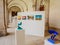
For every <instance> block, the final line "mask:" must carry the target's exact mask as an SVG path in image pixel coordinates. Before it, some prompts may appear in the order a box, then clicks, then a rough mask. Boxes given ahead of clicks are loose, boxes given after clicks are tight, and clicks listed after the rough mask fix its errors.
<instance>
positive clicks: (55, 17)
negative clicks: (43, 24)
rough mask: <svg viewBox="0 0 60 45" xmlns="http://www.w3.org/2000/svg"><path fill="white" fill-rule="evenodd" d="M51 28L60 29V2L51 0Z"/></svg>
mask: <svg viewBox="0 0 60 45" xmlns="http://www.w3.org/2000/svg"><path fill="white" fill-rule="evenodd" d="M49 15H50V17H49V18H50V26H52V27H56V28H60V0H50V14H49Z"/></svg>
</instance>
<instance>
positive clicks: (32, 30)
mask: <svg viewBox="0 0 60 45" xmlns="http://www.w3.org/2000/svg"><path fill="white" fill-rule="evenodd" d="M37 15H38V16H39V15H40V19H37V18H39V17H37ZM18 16H21V20H20V21H22V28H23V29H24V30H25V34H26V35H35V36H42V37H44V30H45V13H44V11H35V12H19V13H18ZM23 16H25V17H26V19H22V17H23ZM29 16H32V19H29V18H28V17H29ZM23 18H24V17H23ZM30 18H31V17H30Z"/></svg>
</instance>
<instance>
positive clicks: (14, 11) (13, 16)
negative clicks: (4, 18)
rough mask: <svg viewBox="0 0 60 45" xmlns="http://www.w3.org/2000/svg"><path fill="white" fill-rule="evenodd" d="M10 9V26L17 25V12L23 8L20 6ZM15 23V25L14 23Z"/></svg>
mask: <svg viewBox="0 0 60 45" xmlns="http://www.w3.org/2000/svg"><path fill="white" fill-rule="evenodd" d="M8 11H9V25H8V27H16V25H15V23H16V22H17V21H16V20H17V13H18V12H21V9H20V8H19V7H18V6H12V7H10V9H9V10H8ZM12 24H13V25H12Z"/></svg>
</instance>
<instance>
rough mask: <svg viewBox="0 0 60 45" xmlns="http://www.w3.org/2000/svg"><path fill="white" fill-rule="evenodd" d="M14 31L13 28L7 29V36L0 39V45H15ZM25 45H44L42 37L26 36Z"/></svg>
mask: <svg viewBox="0 0 60 45" xmlns="http://www.w3.org/2000/svg"><path fill="white" fill-rule="evenodd" d="M14 32H15V30H14V28H8V33H9V35H7V36H4V37H0V45H15V33H14ZM25 42H26V45H44V39H43V38H42V37H37V36H31V35H26V36H25Z"/></svg>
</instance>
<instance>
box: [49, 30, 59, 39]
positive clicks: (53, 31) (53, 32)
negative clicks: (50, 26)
mask: <svg viewBox="0 0 60 45" xmlns="http://www.w3.org/2000/svg"><path fill="white" fill-rule="evenodd" d="M48 32H49V33H50V34H53V35H52V36H51V39H52V40H54V38H55V37H56V36H57V35H58V32H56V31H55V30H48Z"/></svg>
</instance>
